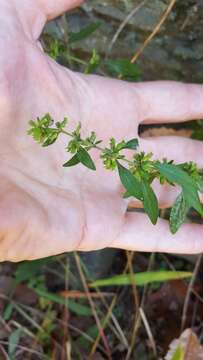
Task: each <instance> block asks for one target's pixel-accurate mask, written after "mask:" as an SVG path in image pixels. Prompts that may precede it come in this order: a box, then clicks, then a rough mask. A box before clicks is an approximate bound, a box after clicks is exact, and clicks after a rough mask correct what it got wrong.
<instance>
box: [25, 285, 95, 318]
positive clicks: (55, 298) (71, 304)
mask: <svg viewBox="0 0 203 360" xmlns="http://www.w3.org/2000/svg"><path fill="white" fill-rule="evenodd" d="M32 289H33V290H34V291H35V292H36V294H37V295H38V296H40V297H43V298H45V299H47V300H50V301H52V302H55V303H57V304H61V305H65V306H67V307H68V309H70V310H71V311H72V312H73V313H75V314H77V315H82V316H90V315H92V310H91V309H90V308H89V307H88V306H85V305H81V304H79V303H77V302H76V301H74V300H72V299H68V300H67V299H65V298H63V297H62V296H60V295H56V294H53V293H50V292H48V291H46V290H43V289H40V288H32Z"/></svg>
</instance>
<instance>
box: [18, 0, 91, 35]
mask: <svg viewBox="0 0 203 360" xmlns="http://www.w3.org/2000/svg"><path fill="white" fill-rule="evenodd" d="M13 1H14V6H15V9H16V13H17V14H18V16H19V19H20V21H21V23H22V24H23V29H24V31H25V33H26V34H27V35H28V36H30V35H31V36H32V37H33V38H34V39H35V40H36V39H38V38H39V36H40V34H41V32H42V30H43V27H44V25H45V23H46V21H47V20H51V19H54V18H55V17H57V16H59V15H61V14H63V13H64V12H65V11H68V10H71V9H73V8H75V7H77V6H79V5H80V4H81V3H82V2H83V1H84V0H36V1H33V0H22V2H21V3H20V4H19V1H17V0H13ZM12 16H13V13H12Z"/></svg>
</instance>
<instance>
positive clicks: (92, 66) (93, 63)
mask: <svg viewBox="0 0 203 360" xmlns="http://www.w3.org/2000/svg"><path fill="white" fill-rule="evenodd" d="M99 64H100V56H99V54H98V53H97V51H96V50H95V49H94V50H93V53H92V56H91V59H90V60H89V63H88V65H87V66H86V68H85V70H84V73H85V74H92V73H93V72H95V71H96V69H97V68H98V66H99Z"/></svg>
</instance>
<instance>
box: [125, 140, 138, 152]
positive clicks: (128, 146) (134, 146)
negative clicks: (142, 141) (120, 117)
mask: <svg viewBox="0 0 203 360" xmlns="http://www.w3.org/2000/svg"><path fill="white" fill-rule="evenodd" d="M138 146H139V142H138V139H132V140H129V141H128V142H127V143H126V144H125V146H124V147H123V149H131V150H136V149H137V148H138Z"/></svg>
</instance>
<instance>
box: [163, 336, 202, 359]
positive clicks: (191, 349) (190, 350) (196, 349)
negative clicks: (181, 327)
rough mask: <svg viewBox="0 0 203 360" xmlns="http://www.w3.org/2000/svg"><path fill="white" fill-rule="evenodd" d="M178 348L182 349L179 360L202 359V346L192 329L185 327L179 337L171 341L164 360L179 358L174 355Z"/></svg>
mask: <svg viewBox="0 0 203 360" xmlns="http://www.w3.org/2000/svg"><path fill="white" fill-rule="evenodd" d="M178 348H181V349H182V356H181V357H180V360H203V346H202V345H200V343H199V340H198V338H197V336H196V334H195V333H194V332H193V331H192V329H186V330H185V331H184V332H183V333H182V334H181V336H180V338H179V339H175V340H173V341H172V343H171V344H170V347H169V351H168V354H167V355H166V357H165V360H173V359H177V360H179V359H178V357H175V356H174V355H175V353H176V351H177V349H178Z"/></svg>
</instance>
